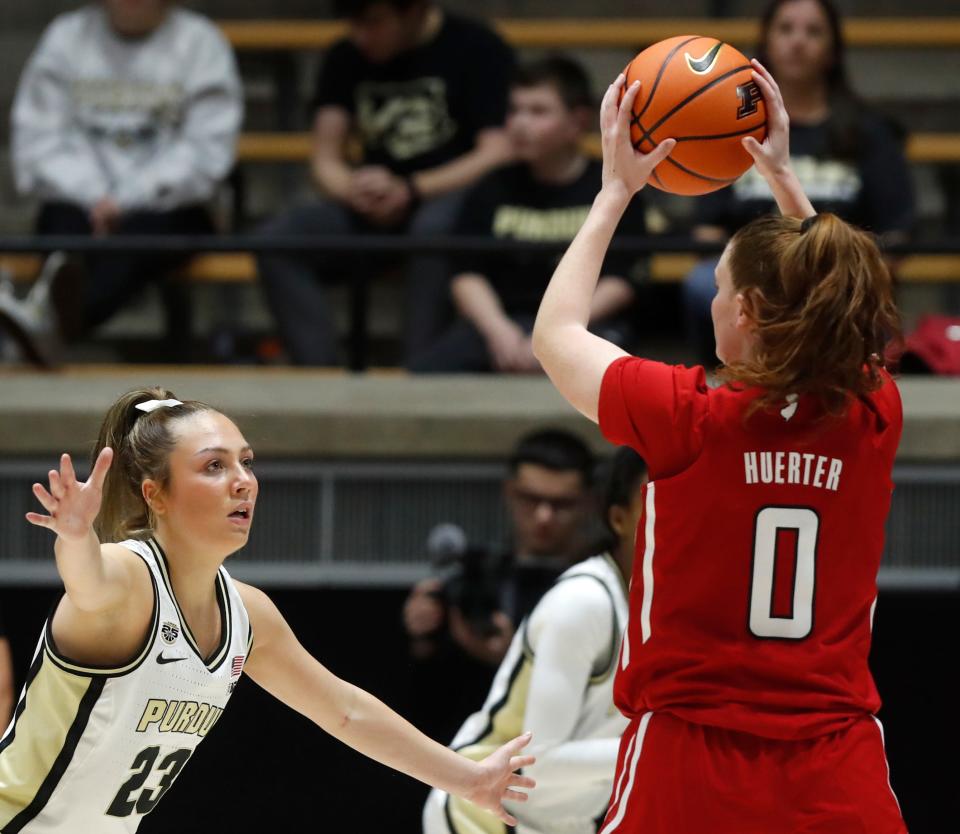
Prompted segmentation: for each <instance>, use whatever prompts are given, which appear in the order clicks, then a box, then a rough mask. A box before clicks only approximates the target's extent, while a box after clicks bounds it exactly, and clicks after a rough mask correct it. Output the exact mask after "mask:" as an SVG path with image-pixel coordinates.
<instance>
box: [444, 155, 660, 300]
mask: <svg viewBox="0 0 960 834" xmlns="http://www.w3.org/2000/svg"><path fill="white" fill-rule="evenodd" d="M601 172H602V165H601V163H600V162H598V161H596V160H590V161H589V162H588V163H587V167H586V168H585V169H584V171H583V173H582V174H581V175H580V176H579V177H578V178H577V179H576V180H574V181H572V182H569V183H565V184H563V185H554V184H549V183H543V182H539V181H537V180H535V179H534V178H533V176H532V175H531V173H530V169H529V168H528V167H527V166H526V165H511V166H508V167H506V168H500V169H499V170H496V171H493V172H492V173H490V174H488V175H487V176H486V177H484V179H482V180H481V181H480V182H479V183H477V184H476V185H475V186H474V187H473V188H472V189H471V190H470V192H469V193H468V194H467V197H466V199H465V202H464V205H463V207H462V209H461V212H460V216H459V219H458V222H457V226H456V232H457V233H458V234H463V235H488V236H492V237H494V238H496V239H497V240H504V241H508V240H509V241H523V242H526V243H558V244H566V243H569V242H570V241H571V240H573V238H574V236H575V235H576V234H577V232H578V231H579V230H580V227H581V226H582V225H583V221H584V220H585V219H586V217H587V214H588V213H589V212H590V207H591V205H593V200H594V198H595V197H596V196H597V192H598V191H599V190H600V182H601ZM644 232H645V224H644V215H643V208H642V204H641V202H640V198H639V197H635V198H634V199H633V201H632V202H631V203H630V206H629V208H628V209H627V212H626V214H625V215H624V217H623V219H622V220H621V221H620V225H619V226H618V227H617V235H618V236H623V235H630V236H633V235H642V234H644ZM559 260H560V254H556V255H550V256H544V255H535V254H530V255H515V254H513V255H509V256H507V257H504V256H499V257H498V256H493V255H483V254H480V253H477V254H469V255H463V256H461V257H459V258H457V260H456V262H455V263H454V270H453V274H459V273H463V272H476V273H479V274H481V275H483V276H484V277H485V278H487V280H489V281H490V283H491V284H492V285H493V287H494V289H495V290H496V292H497V295H499V296H500V301H501V303H502V304H503V308H504V310H505V312H506V313H507V314H508V315H527V314H535V313H536V312H537V308H538V307H539V306H540V300H541V299H542V298H543V293H544V292H545V291H546V289H547V284H549V283H550V278H551V276H552V275H553V271H554V269H556V266H557V263H558V262H559ZM637 260H638V258H637V256H636V255H629V254H623V253H616V252H612V253H610V254H608V255H607V257H606V260H605V261H604V263H603V270H602V271H601V273H600V274H601V275H618V276H620V277H622V278H626V279H628V280H629V279H632V278H633V277H634V276H635V272H636V270H635V264H636V262H637Z"/></svg>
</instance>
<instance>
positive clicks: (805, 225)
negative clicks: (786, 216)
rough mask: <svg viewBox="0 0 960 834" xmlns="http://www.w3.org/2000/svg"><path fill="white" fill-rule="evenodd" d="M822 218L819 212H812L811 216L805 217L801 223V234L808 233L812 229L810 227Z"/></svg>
mask: <svg viewBox="0 0 960 834" xmlns="http://www.w3.org/2000/svg"><path fill="white" fill-rule="evenodd" d="M819 219H820V215H819V214H811V215H810V216H809V217H804V218H803V222H802V223H801V224H800V234H802V235H803V234H806V233H807V232H809V231H810V227H811V226H812V225H813V224H814V223H816V222H817V221H818V220H819Z"/></svg>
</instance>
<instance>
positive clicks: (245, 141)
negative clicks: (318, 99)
mask: <svg viewBox="0 0 960 834" xmlns="http://www.w3.org/2000/svg"><path fill="white" fill-rule="evenodd" d="M311 147H312V139H311V136H310V134H309V133H244V134H242V135H241V136H240V138H239V140H238V142H237V161H238V162H249V163H253V162H306V161H307V159H309V157H310V149H311ZM583 148H584V150H585V151H586V152H587V153H588V154H590V155H591V156H595V157H598V158H599V156H600V134H598V133H591V134H589V135H588V136H586V137H585V139H584V142H583ZM906 154H907V159H909V160H910V161H911V162H916V163H920V162H930V163H936V162H940V163H955V162H960V133H914V134H911V135H910V136H909V137H908V139H907V147H906Z"/></svg>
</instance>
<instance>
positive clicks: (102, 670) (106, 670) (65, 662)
mask: <svg viewBox="0 0 960 834" xmlns="http://www.w3.org/2000/svg"><path fill="white" fill-rule="evenodd" d="M130 552H131V553H136V555H137V556H139V557H140V558H141V559H143V564H144V565H145V566H146V568H147V573H148V574H149V575H150V585H151V587H152V588H153V616H152V617H151V618H150V628H149V629H148V630H147V636H146V638H145V639H144V643H143V646H141V648H140V650H139V651H138V652H137V653H136V654H135V655H134V656H133V658H132V659H131V660H130V661H129V662H128V663H124V664H123V665H121V666H97V665H94V664H91V663H78V662H77V661H75V660H71V659H70V658H69V657H67V656H66V655H65V654H63V653H62V652H61V651H60V650H59V649H57V644H56V641H55V640H54V639H53V615H54V612H55V611H56V610H57V606H58V605H59V604H60V599H62V598H63V597H62V596H61V597H60V599H58V600H57V602H55V603H54V606H53V610H52V611H51V612H50V616H49V617H47V623H46V626H45V627H44V631H43V647H44V651H46V653H47V656H48V657H49V658H50V660H51V661H52V662H53V664H54V665H55V666H56V667H57V668H58V669H62V670H63V671H64V672H69V673H70V674H71V675H84V676H87V677H106V678H120V677H123V676H124V675H129V674H130V673H131V672H134V671H136V670H137V669H139V668H140V666H141V665H142V664H143V662H144V661H145V660H146V659H147V658H148V657H149V656H150V649H152V648H153V643H154V640H155V639H156V636H157V626H158V625H159V623H160V591H159V589H158V588H157V580H156V579H155V578H154V576H153V571H152V570H150V563H149V562H147V560H146V559H145V558H144V556H143V554H142V553H137V552H136V551H135V550H131V551H130Z"/></svg>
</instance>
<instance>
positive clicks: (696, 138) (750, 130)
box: [673, 121, 767, 142]
mask: <svg viewBox="0 0 960 834" xmlns="http://www.w3.org/2000/svg"><path fill="white" fill-rule="evenodd" d="M766 126H767V123H766V122H765V121H764V122H761V123H760V124H758V125H754V126H753V127H748V128H746V129H744V130H737V131H734V132H733V133H715V134H713V135H712V136H674V137H673V138H674V139H676V140H677V141H678V142H710V141H711V140H713V139H732V138H733V137H734V136H746V135H747V134H749V133H753V132H754V131H755V130H759V129H760V128H762V127H766Z"/></svg>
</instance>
